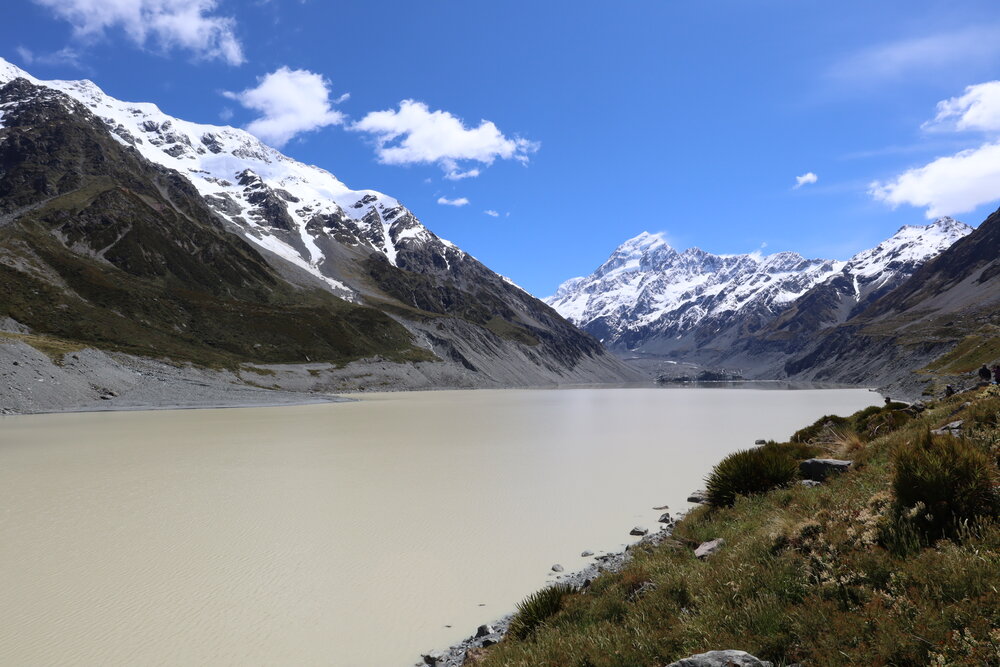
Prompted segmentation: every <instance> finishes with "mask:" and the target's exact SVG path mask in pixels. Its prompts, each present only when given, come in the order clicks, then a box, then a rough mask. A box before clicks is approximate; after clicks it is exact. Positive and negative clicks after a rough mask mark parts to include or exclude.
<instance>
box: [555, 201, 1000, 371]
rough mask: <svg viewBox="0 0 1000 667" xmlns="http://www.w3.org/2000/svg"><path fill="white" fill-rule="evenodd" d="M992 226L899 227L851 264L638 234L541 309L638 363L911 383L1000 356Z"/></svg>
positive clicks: (941, 223) (993, 220)
mask: <svg viewBox="0 0 1000 667" xmlns="http://www.w3.org/2000/svg"><path fill="white" fill-rule="evenodd" d="M998 225H1000V221H998V215H997V214H994V215H992V216H990V218H989V219H988V220H987V221H986V222H984V223H983V224H982V225H981V226H980V227H979V228H978V229H976V230H973V229H972V228H971V227H969V226H968V225H965V224H963V223H961V222H958V221H956V220H953V219H952V218H947V217H945V218H940V219H938V220H936V221H934V222H933V223H932V224H929V225H925V226H909V225H908V226H905V227H902V228H901V229H900V230H899V231H897V232H896V234H894V235H893V236H892V237H890V238H889V239H887V240H885V241H884V242H882V243H881V244H879V245H878V246H876V247H875V248H872V249H870V250H865V251H863V252H860V253H858V254H856V255H855V256H853V257H851V258H850V259H849V260H847V261H846V262H845V261H833V260H820V259H806V258H803V257H801V256H799V255H797V254H795V253H788V252H783V253H777V254H774V255H770V256H764V255H761V254H759V253H753V254H746V255H712V254H710V253H706V252H705V251H703V250H700V249H698V248H692V249H689V250H685V251H683V252H679V251H677V250H675V249H673V248H671V247H670V246H669V245H667V244H666V242H664V241H663V239H662V238H661V237H660V236H659V235H653V234H648V233H643V234H641V235H640V236H638V237H636V238H634V239H631V240H629V241H626V242H625V243H624V244H622V246H620V247H619V248H618V249H617V250H615V252H614V253H612V255H611V257H610V258H609V259H608V261H607V262H605V263H604V264H603V265H602V266H601V267H599V268H598V269H597V270H596V271H595V272H594V273H593V274H591V275H590V276H586V277H582V278H573V279H571V280H568V281H566V282H565V283H564V284H563V285H562V286H560V288H559V290H558V291H557V292H556V294H555V295H553V296H552V297H549V298H548V299H546V302H547V303H549V304H551V305H552V306H553V307H555V308H556V309H557V310H559V312H561V313H562V314H563V315H565V316H566V317H567V318H568V319H570V320H571V321H573V322H574V323H575V324H577V325H578V326H580V327H581V328H583V329H584V330H585V331H589V332H590V333H592V334H594V335H595V336H597V337H598V338H600V339H602V341H603V342H604V343H605V345H607V346H608V347H609V348H611V349H612V350H614V351H615V352H616V353H617V354H619V355H620V356H622V357H624V358H627V359H630V360H631V361H632V362H633V363H637V364H640V363H642V362H644V361H645V362H649V361H650V360H654V359H655V360H673V361H670V362H669V363H673V362H675V361H679V360H683V361H689V362H694V363H698V364H702V365H705V366H714V367H726V368H730V369H738V370H739V372H740V374H742V375H744V376H747V377H756V378H767V379H775V378H794V379H808V380H824V381H839V382H850V383H873V382H874V383H881V384H886V383H899V382H902V383H904V384H907V383H908V384H909V385H910V386H912V385H913V384H914V383H915V382H918V381H920V376H918V375H914V371H918V370H929V371H940V372H942V373H944V374H948V373H951V374H960V373H965V372H968V371H969V370H970V367H971V366H974V365H977V364H980V363H984V362H988V361H991V360H993V359H995V358H996V357H997V356H1000V349H994V348H995V343H996V340H997V337H998V327H997V325H998V324H1000V322H998V315H997V308H996V305H997V302H998V301H1000V283H998V276H997V274H998V273H1000V268H998V267H1000V264H998V259H997V257H998V254H1000V239H998V232H997V226H998ZM956 350H957V351H956ZM991 350H992V352H991ZM948 354H950V355H951V357H948V358H945V355H948ZM935 360H940V362H939V363H935ZM647 366H648V364H647ZM659 368H661V369H662V368H663V366H662V365H661V366H659Z"/></svg>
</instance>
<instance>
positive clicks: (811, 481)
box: [799, 479, 823, 488]
mask: <svg viewBox="0 0 1000 667" xmlns="http://www.w3.org/2000/svg"><path fill="white" fill-rule="evenodd" d="M799 484H801V485H802V486H808V487H809V488H813V487H814V486H823V482H817V481H816V480H814V479H803V480H800V481H799Z"/></svg>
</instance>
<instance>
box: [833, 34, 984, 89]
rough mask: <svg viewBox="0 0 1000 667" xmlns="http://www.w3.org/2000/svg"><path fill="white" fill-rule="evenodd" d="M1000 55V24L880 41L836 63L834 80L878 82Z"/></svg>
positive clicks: (980, 63)
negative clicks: (885, 41)
mask: <svg viewBox="0 0 1000 667" xmlns="http://www.w3.org/2000/svg"><path fill="white" fill-rule="evenodd" d="M997 56H1000V25H981V26H972V27H968V28H963V29H961V30H953V31H948V32H940V33H937V34H932V35H924V36H922V37H911V38H906V39H900V40H896V41H893V42H887V43H884V44H879V45H876V46H873V47H870V48H868V49H864V50H862V51H860V52H857V53H854V54H852V55H850V56H848V57H846V58H844V59H842V60H841V61H839V62H837V63H835V64H834V65H833V66H832V67H831V68H830V69H829V70H828V72H827V74H828V76H830V77H831V78H833V79H838V80H842V81H849V82H852V83H877V82H881V81H887V80H892V79H898V78H900V77H903V76H906V75H910V74H918V75H922V76H926V75H927V74H928V73H929V72H931V71H942V70H949V69H953V68H955V67H962V68H968V67H972V66H979V65H992V61H993V60H994V59H995V58H996V57H997Z"/></svg>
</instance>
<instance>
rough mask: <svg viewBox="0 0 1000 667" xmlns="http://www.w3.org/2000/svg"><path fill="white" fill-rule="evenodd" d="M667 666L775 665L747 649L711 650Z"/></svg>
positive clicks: (769, 666)
mask: <svg viewBox="0 0 1000 667" xmlns="http://www.w3.org/2000/svg"><path fill="white" fill-rule="evenodd" d="M667 667H773V666H772V663H770V662H767V661H766V660H759V659H757V658H755V657H754V656H752V655H750V654H749V653H747V652H746V651H733V650H729V651H709V652H708V653H699V654H698V655H692V656H691V657H689V658H684V659H683V660H678V661H677V662H672V663H670V664H669V665H667Z"/></svg>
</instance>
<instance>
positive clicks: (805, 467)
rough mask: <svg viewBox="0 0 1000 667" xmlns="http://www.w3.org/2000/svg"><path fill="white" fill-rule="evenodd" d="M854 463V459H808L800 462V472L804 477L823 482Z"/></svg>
mask: <svg viewBox="0 0 1000 667" xmlns="http://www.w3.org/2000/svg"><path fill="white" fill-rule="evenodd" d="M852 463H853V461H841V460H839V459H808V460H806V461H803V462H802V463H800V464H799V473H800V474H801V475H802V477H803V479H811V480H813V481H815V482H822V481H823V480H825V479H826V478H827V477H829V476H830V475H837V474H840V473H842V472H845V471H846V470H847V469H848V468H850V467H851V464H852Z"/></svg>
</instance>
